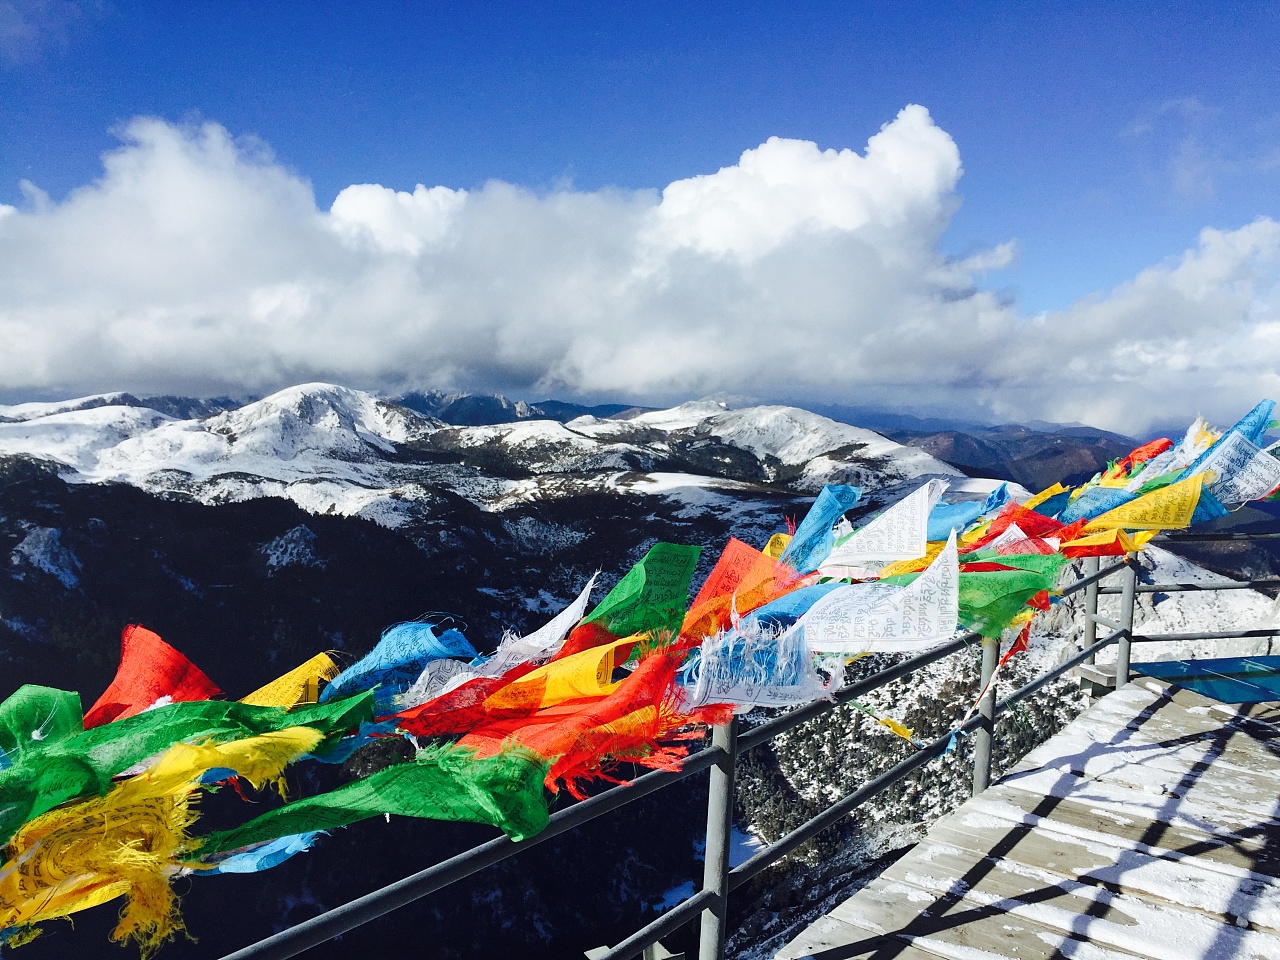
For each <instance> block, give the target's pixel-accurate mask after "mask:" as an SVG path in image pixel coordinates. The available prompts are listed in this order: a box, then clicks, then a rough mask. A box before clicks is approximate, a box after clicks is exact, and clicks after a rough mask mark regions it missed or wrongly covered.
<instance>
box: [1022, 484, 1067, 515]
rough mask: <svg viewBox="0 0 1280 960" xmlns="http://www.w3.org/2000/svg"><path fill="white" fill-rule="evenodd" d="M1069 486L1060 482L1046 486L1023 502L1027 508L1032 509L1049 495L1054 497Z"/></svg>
mask: <svg viewBox="0 0 1280 960" xmlns="http://www.w3.org/2000/svg"><path fill="white" fill-rule="evenodd" d="M1068 489H1070V488H1069V487H1064V486H1063V485H1062V484H1060V483H1055V484H1054V485H1053V486H1052V487H1046V488H1045V489H1043V490H1041V491H1040V492H1039V493H1037V494H1036V495H1035V496H1034V497H1032V498H1031V499H1030V500H1028V501H1027V502H1026V503H1024V504H1023V506H1024V507H1026V508H1027V509H1028V510H1034V509H1035V508H1036V507H1038V506H1040V504H1042V503H1044V502H1045V501H1046V500H1048V499H1049V498H1050V497H1056V496H1057V495H1058V494H1060V493H1066V492H1067V490H1068Z"/></svg>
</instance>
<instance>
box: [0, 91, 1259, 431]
mask: <svg viewBox="0 0 1280 960" xmlns="http://www.w3.org/2000/svg"><path fill="white" fill-rule="evenodd" d="M122 140H123V142H122V145H121V146H120V148H118V149H117V150H115V151H113V152H111V153H109V154H107V155H106V156H105V157H104V171H103V175H102V177H101V178H100V179H99V180H98V181H96V182H94V183H92V184H89V185H86V186H84V187H82V188H80V189H79V190H76V191H74V192H73V193H72V194H70V195H69V196H68V197H66V198H65V199H63V200H62V201H60V202H50V201H47V200H45V199H41V195H40V194H38V193H37V192H35V191H34V189H33V190H31V191H28V194H27V195H28V201H27V203H26V204H25V205H24V206H23V207H22V208H20V209H18V210H16V211H14V210H13V208H6V209H0V343H3V344H4V345H5V349H4V350H2V351H0V391H4V392H5V393H7V394H9V395H10V396H12V397H16V396H17V395H18V394H19V393H22V392H25V393H28V394H30V393H35V392H40V393H45V394H50V393H61V392H66V393H72V392H75V393H81V392H85V391H94V390H107V389H130V390H133V391H138V392H148V391H171V392H182V393H206V394H207V393H212V392H222V391H228V392H233V393H237V392H245V391H253V392H259V391H266V390H271V389H275V388H278V387H280V386H284V385H287V384H290V383H294V382H301V381H305V380H314V379H333V380H338V381H341V382H345V383H349V384H351V385H352V386H359V387H366V388H382V389H387V390H396V389H402V388H406V387H409V386H440V387H464V388H476V389H483V388H488V389H502V390H506V391H509V392H516V393H559V394H562V395H564V394H568V393H582V394H588V395H590V394H597V395H599V394H612V395H614V396H620V397H627V398H631V399H634V400H636V401H646V400H647V401H653V402H661V401H664V400H674V399H683V398H686V397H688V396H691V395H693V396H697V395H705V394H708V393H712V392H725V393H732V394H735V395H749V396H757V397H762V398H791V399H795V400H805V399H809V400H814V401H819V402H840V403H884V404H894V403H897V404H907V405H910V406H915V407H926V406H931V407H933V408H935V409H936V408H938V407H945V408H947V409H949V410H952V411H954V412H955V413H957V414H964V415H983V414H990V415H994V416H999V417H1007V418H1031V417H1038V416H1039V417H1046V418H1054V419H1067V420H1071V419H1080V420H1085V421H1087V422H1095V423H1098V424H1099V425H1104V426H1111V427H1121V428H1127V429H1141V428H1142V427H1143V426H1144V425H1145V424H1146V423H1147V422H1149V421H1150V420H1152V419H1165V418H1166V417H1180V416H1185V415H1190V414H1194V413H1195V412H1196V408H1197V407H1200V408H1202V409H1203V410H1204V412H1205V413H1206V414H1218V415H1219V416H1221V417H1229V416H1230V415H1231V414H1232V413H1234V412H1235V411H1236V410H1237V409H1239V408H1240V407H1242V406H1244V407H1247V406H1248V405H1250V404H1251V403H1252V401H1253V399H1254V398H1255V397H1256V395H1258V394H1259V393H1263V392H1266V391H1268V390H1270V391H1272V392H1273V393H1275V392H1277V391H1276V389H1275V386H1274V383H1273V376H1274V375H1272V374H1271V373H1270V372H1269V368H1275V367H1276V366H1277V363H1276V362H1277V361H1278V360H1280V304H1278V303H1277V290H1278V289H1280V283H1278V280H1277V278H1278V277H1280V269H1278V266H1277V251H1278V250H1280V237H1278V236H1277V233H1278V232H1280V225H1277V224H1275V223H1273V222H1272V221H1270V220H1261V221H1259V222H1258V223H1255V224H1252V225H1250V226H1247V227H1244V228H1242V229H1241V230H1237V231H1226V232H1220V231H1206V232H1205V233H1204V235H1203V236H1202V237H1201V240H1200V244H1199V246H1198V247H1197V248H1196V249H1195V250H1192V251H1190V252H1188V253H1187V254H1186V255H1185V256H1184V257H1183V258H1182V259H1181V260H1180V261H1177V262H1173V263H1170V264H1166V265H1162V266H1159V267H1156V268H1153V269H1151V270H1148V271H1146V272H1144V273H1143V274H1141V275H1140V276H1138V277H1137V278H1135V279H1134V280H1133V281H1132V282H1131V283H1129V284H1126V285H1125V286H1123V287H1121V288H1119V289H1118V290H1116V291H1115V292H1113V293H1112V294H1111V295H1109V296H1107V297H1105V298H1100V299H1095V300H1090V301H1086V302H1082V303H1081V304H1078V305H1076V306H1074V307H1072V308H1071V309H1069V310H1067V311H1064V312H1062V313H1059V314H1054V315H1051V316H1047V317H1043V318H1036V319H1032V320H1027V319H1024V318H1022V317H1020V316H1019V315H1018V313H1017V311H1016V309H1015V308H1014V307H1012V306H1011V305H1009V304H1008V303H1007V302H1006V301H1005V300H1004V299H1002V298H1001V297H999V296H997V295H995V294H994V293H992V292H989V291H986V290H983V289H981V288H979V287H978V286H977V281H976V277H977V276H978V275H980V274H982V273H984V272H985V271H990V270H998V269H1000V268H1002V267H1004V266H1005V265H1007V264H1008V263H1009V262H1010V260H1011V259H1012V257H1013V256H1014V253H1015V248H1014V246H1013V244H1012V243H1009V244H1002V245H1001V246H1000V247H997V248H995V249H994V250H991V251H984V252H979V253H976V254H974V255H973V256H970V257H968V258H967V259H965V260H962V261H956V260H953V259H948V258H947V257H945V256H944V255H942V254H941V253H940V252H939V240H940V238H941V236H942V234H943V232H944V231H945V230H946V228H947V224H948V221H949V217H950V215H951V212H952V211H953V210H954V209H955V207H956V205H957V203H958V197H957V195H956V185H957V182H958V179H959V177H960V174H961V167H960V157H959V153H958V151H957V149H956V146H955V144H954V142H953V141H952V140H951V138H950V137H949V136H948V135H947V134H946V133H945V132H944V131H942V130H941V129H939V128H938V127H937V126H936V125H935V124H934V123H933V122H932V120H931V119H930V117H929V114H928V112H927V111H926V110H925V109H924V108H923V107H918V106H910V107H907V108H906V109H905V110H903V111H902V113H900V114H899V116H898V117H897V118H896V119H895V120H893V121H892V122H891V123H888V124H886V125H885V127H884V128H883V129H882V130H881V131H880V132H879V133H878V134H877V135H876V136H874V137H872V138H871V140H870V141H869V143H868V144H867V149H866V151H865V153H863V154H859V153H856V152H854V151H851V150H841V151H835V150H825V151H824V150H819V149H818V147H817V146H816V145H814V144H812V143H808V142H804V141H794V140H780V139H776V138H774V139H770V140H769V141H767V142H766V143H764V144H762V145H760V146H759V147H757V148H755V149H752V150H747V151H746V152H745V153H743V155H742V157H741V158H740V159H739V162H738V163H737V164H735V165H733V166H729V167H725V168H724V169H722V170H720V171H718V172H716V173H713V174H708V175H705V176H699V177H693V178H690V179H688V180H681V181H677V182H675V183H672V184H670V185H668V186H667V187H666V188H665V189H664V190H662V191H661V192H658V191H643V190H642V191H622V190H600V191H592V192H584V191H574V190H571V189H560V190H555V191H552V192H549V193H541V194H540V193H534V192H532V191H529V190H526V189H523V188H521V187H518V186H513V185H511V184H507V183H502V182H498V181H494V182H490V183H488V184H485V185H484V186H482V187H480V188H478V189H475V190H471V191H464V190H452V189H449V188H448V187H443V186H434V187H426V186H423V185H419V186H417V187H416V188H415V189H414V191H413V192H412V193H409V192H403V191H400V192H398V191H394V190H390V189H387V188H385V187H382V186H379V185H376V184H360V185H354V186H351V187H348V188H347V189H345V190H343V191H342V192H341V193H340V194H339V195H338V197H337V199H336V200H335V201H334V203H333V205H332V207H331V209H330V210H328V211H325V210H322V209H319V208H317V205H316V202H315V198H314V195H313V193H312V191H311V188H310V186H309V184H307V183H306V182H305V181H303V180H301V179H300V178H299V177H298V176H297V175H296V174H295V173H293V172H291V171H289V170H288V169H286V168H285V167H283V166H282V165H280V164H278V163H277V162H275V161H274V160H273V159H272V158H271V156H270V155H269V153H268V152H266V151H265V150H264V149H263V148H262V146H261V145H260V144H254V143H244V142H239V141H236V140H234V139H233V138H232V137H231V136H230V135H229V134H228V133H227V131H225V130H224V129H223V128H221V127H219V126H217V125H215V124H206V125H204V126H201V127H193V128H188V127H177V126H173V125H170V124H167V123H164V122H162V121H159V120H154V119H140V120H136V121H134V122H133V123H131V124H130V125H129V126H128V127H127V128H126V129H125V130H124V131H123V135H122ZM1241 351H1248V353H1249V356H1248V362H1247V364H1246V365H1245V367H1244V368H1240V367H1238V366H1233V365H1238V363H1239V362H1240V361H1239V354H1240V352H1241ZM1236 369H1245V370H1247V371H1249V372H1247V373H1245V374H1244V375H1232V379H1231V382H1230V383H1229V384H1226V385H1224V386H1218V385H1215V377H1218V378H1222V377H1226V376H1228V373H1227V371H1231V370H1236ZM1195 391H1200V392H1199V393H1196V392H1195ZM1219 404H1221V406H1222V409H1221V410H1219V409H1218V405H1219Z"/></svg>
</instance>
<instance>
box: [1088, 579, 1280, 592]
mask: <svg viewBox="0 0 1280 960" xmlns="http://www.w3.org/2000/svg"><path fill="white" fill-rule="evenodd" d="M1258 587H1280V580H1249V581H1239V580H1233V581H1231V582H1230V583H1140V584H1138V585H1137V587H1136V590H1137V592H1138V593H1187V592H1190V591H1200V590H1204V591H1213V590H1256V589H1257V588H1258ZM1120 591H1121V588H1120V587H1099V588H1098V593H1099V594H1115V593H1120Z"/></svg>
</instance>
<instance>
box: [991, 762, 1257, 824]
mask: <svg viewBox="0 0 1280 960" xmlns="http://www.w3.org/2000/svg"><path fill="white" fill-rule="evenodd" d="M1001 783H1007V785H1010V786H1015V787H1018V788H1020V790H1027V791H1028V792H1032V794H1039V795H1042V796H1068V795H1074V796H1078V797H1106V796H1114V795H1115V794H1116V792H1117V791H1123V792H1126V794H1129V795H1130V796H1132V799H1133V801H1135V803H1139V809H1148V810H1151V813H1147V814H1146V815H1147V817H1148V818H1149V819H1155V820H1160V822H1161V823H1166V822H1167V820H1169V818H1170V817H1174V815H1175V814H1176V813H1179V812H1183V810H1188V812H1194V814H1196V815H1199V817H1203V818H1204V819H1207V820H1210V822H1221V823H1233V822H1234V823H1239V822H1240V820H1242V819H1245V820H1251V822H1271V823H1275V824H1276V829H1280V819H1277V818H1280V812H1277V794H1271V795H1263V794H1261V792H1257V791H1252V792H1251V791H1245V790H1244V788H1242V790H1239V791H1233V790H1231V788H1230V785H1229V783H1221V782H1212V781H1210V782H1203V781H1199V780H1194V778H1180V777H1178V774H1176V773H1169V772H1165V771H1158V769H1151V768H1146V767H1143V768H1135V767H1116V768H1114V769H1108V771H1107V772H1106V773H1100V774H1097V776H1080V774H1079V773H1076V772H1074V771H1061V769H1038V771H1019V772H1018V773H1010V774H1007V776H1006V777H1004V778H1002V780H1001Z"/></svg>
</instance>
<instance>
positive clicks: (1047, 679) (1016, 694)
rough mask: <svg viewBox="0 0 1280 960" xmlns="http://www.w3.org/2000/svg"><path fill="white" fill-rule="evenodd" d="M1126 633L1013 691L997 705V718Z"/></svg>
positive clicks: (1079, 652)
mask: <svg viewBox="0 0 1280 960" xmlns="http://www.w3.org/2000/svg"><path fill="white" fill-rule="evenodd" d="M1124 633H1125V631H1123V630H1117V631H1116V632H1115V633H1113V634H1111V635H1110V636H1109V637H1103V638H1102V639H1101V640H1099V641H1098V642H1097V643H1091V644H1089V646H1087V647H1085V648H1084V649H1083V650H1077V651H1076V652H1075V653H1074V654H1072V655H1071V656H1070V657H1068V658H1067V659H1066V660H1063V661H1062V662H1061V663H1060V664H1058V665H1057V666H1056V667H1054V668H1053V669H1052V670H1050V671H1049V672H1048V673H1045V674H1041V675H1040V676H1038V677H1036V678H1035V679H1034V680H1032V681H1031V682H1030V683H1027V684H1024V685H1022V686H1021V687H1019V688H1018V689H1017V690H1015V691H1013V693H1011V694H1009V695H1008V696H1007V697H1005V698H1004V699H1003V700H1001V701H999V702H998V703H997V704H996V716H1000V714H1001V713H1003V712H1004V711H1005V710H1008V709H1009V708H1010V707H1012V706H1013V705H1014V704H1015V703H1017V702H1018V701H1019V700H1025V699H1026V698H1027V697H1029V696H1031V695H1032V694H1033V693H1035V692H1036V691H1038V690H1039V689H1040V688H1041V687H1044V686H1046V685H1048V684H1050V683H1053V681H1055V680H1057V679H1058V678H1059V677H1061V676H1062V675H1063V674H1065V673H1066V672H1067V671H1069V670H1071V669H1073V668H1075V667H1078V666H1079V665H1080V664H1082V663H1084V662H1085V661H1086V660H1088V659H1089V658H1090V657H1092V656H1093V655H1094V654H1096V653H1097V652H1098V651H1099V650H1101V649H1102V648H1103V647H1106V646H1109V645H1111V644H1113V643H1115V642H1116V641H1117V640H1119V639H1120V638H1121V637H1123V636H1124Z"/></svg>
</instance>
